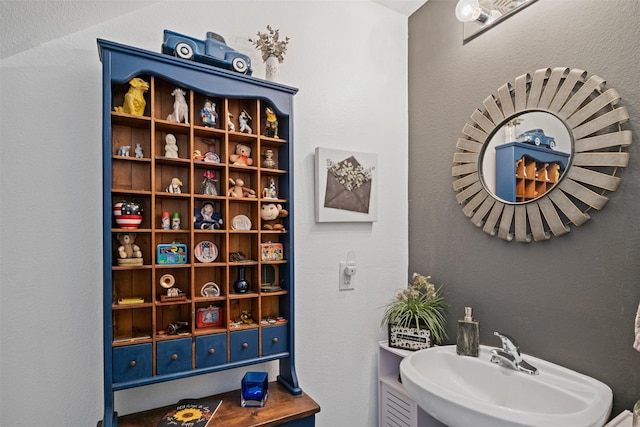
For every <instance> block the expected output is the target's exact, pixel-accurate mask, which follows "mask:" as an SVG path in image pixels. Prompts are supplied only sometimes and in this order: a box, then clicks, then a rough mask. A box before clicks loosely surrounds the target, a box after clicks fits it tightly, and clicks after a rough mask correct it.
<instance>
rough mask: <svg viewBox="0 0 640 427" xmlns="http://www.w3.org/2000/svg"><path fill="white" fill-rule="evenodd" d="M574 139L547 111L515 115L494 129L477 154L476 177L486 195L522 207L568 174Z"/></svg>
mask: <svg viewBox="0 0 640 427" xmlns="http://www.w3.org/2000/svg"><path fill="white" fill-rule="evenodd" d="M572 147H573V139H572V137H571V134H570V133H569V130H568V129H567V127H566V125H565V124H564V122H563V121H562V120H560V118H558V117H557V116H555V115H553V114H551V113H549V112H546V111H531V112H526V113H521V114H516V115H514V116H511V117H509V118H507V119H506V120H505V121H504V122H503V123H501V124H500V125H498V126H496V128H495V130H494V132H493V134H492V135H489V137H488V142H487V143H486V144H485V145H484V147H483V149H482V152H481V153H480V158H481V160H480V168H479V173H480V177H481V180H482V184H483V185H484V187H485V189H486V190H487V191H488V192H489V194H490V195H491V196H493V197H495V198H497V199H499V200H501V201H503V202H505V203H523V202H529V201H531V200H535V199H537V198H538V197H542V196H543V195H544V194H546V193H548V192H549V191H550V190H551V189H552V188H553V187H554V186H555V185H556V184H557V183H558V182H560V179H561V178H562V176H563V175H564V173H565V172H566V171H567V169H568V167H569V164H570V161H571V153H572Z"/></svg>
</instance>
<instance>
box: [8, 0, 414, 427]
mask: <svg viewBox="0 0 640 427" xmlns="http://www.w3.org/2000/svg"><path fill="white" fill-rule="evenodd" d="M267 24H270V25H272V26H274V27H275V28H280V30H281V33H282V34H284V35H287V36H289V37H291V43H290V45H289V46H290V48H289V51H288V53H287V56H286V58H285V62H284V64H283V67H282V71H281V75H280V80H281V81H282V82H283V83H285V84H288V85H291V86H295V87H298V88H299V89H300V91H299V93H298V95H296V97H295V100H294V106H295V107H294V111H295V116H294V126H295V131H296V133H295V161H296V170H295V185H296V186H295V197H296V207H295V208H296V216H295V221H296V223H295V227H296V233H297V235H296V244H297V246H296V260H297V264H296V281H297V289H296V304H297V307H296V319H295V320H296V326H295V328H296V359H297V360H296V365H297V372H298V378H299V380H300V385H301V387H302V388H303V390H304V391H305V392H306V393H308V394H309V395H310V396H311V397H312V398H314V399H315V400H316V401H317V402H318V403H319V404H320V406H321V413H320V414H318V416H317V421H318V422H317V425H319V426H331V427H336V426H338V427H340V426H373V425H375V424H376V419H377V414H376V411H377V404H376V399H377V394H376V366H377V361H376V350H377V341H378V340H379V339H383V338H384V337H385V333H384V331H383V330H381V329H380V328H379V321H380V317H381V314H382V310H381V307H382V306H383V305H384V304H385V303H386V302H387V301H388V300H389V299H390V298H391V297H392V296H393V294H394V291H395V290H396V289H397V288H400V287H402V286H404V284H405V283H406V281H407V276H408V275H407V260H408V249H407V240H408V237H407V157H406V154H407V140H408V136H407V134H408V132H407V18H406V17H405V16H402V15H400V14H398V13H396V12H393V11H390V10H388V9H386V8H384V7H381V6H379V5H377V4H374V3H371V2H368V1H363V0H354V1H311V0H310V1H296V2H293V1H216V2H213V1H206V2H205V1H197V2H196V1H165V2H161V3H158V4H156V5H154V6H152V7H149V8H146V9H142V10H138V11H135V12H132V13H131V14H129V15H126V16H122V17H119V18H117V19H112V20H109V21H106V22H103V23H101V24H100V25H97V26H94V27H91V28H89V29H86V30H83V31H81V32H78V33H75V34H71V35H68V36H66V37H63V38H60V39H57V40H55V41H53V42H51V43H47V44H45V45H43V46H40V47H38V48H35V49H32V50H29V51H26V52H22V53H20V54H17V55H14V56H10V57H8V58H6V59H3V60H2V61H1V62H0V93H1V94H2V95H1V97H0V141H1V143H0V231H1V235H0V237H1V239H0V322H1V323H0V337H1V341H0V363H1V364H0V374H1V381H0V391H1V394H0V411H1V412H0V425H7V426H8V425H17V423H18V422H19V421H18V414H22V416H24V414H32V413H36V414H39V415H37V416H38V417H39V418H40V419H42V420H43V422H45V423H46V424H47V425H51V426H81V425H82V426H86V425H95V422H96V421H97V420H98V419H100V418H101V417H102V396H103V391H102V390H103V388H102V387H103V384H102V312H101V297H102V293H101V292H102V291H101V276H102V261H101V221H102V219H101V194H100V193H101V188H102V184H101V170H100V168H101V163H100V162H101V160H100V155H101V152H100V145H101V115H102V111H101V96H102V94H101V89H102V82H101V63H100V61H99V58H98V52H97V47H96V38H104V39H108V40H113V41H116V42H119V43H123V44H128V45H132V46H136V47H140V48H143V49H148V50H152V51H159V49H160V44H161V42H162V30H163V29H164V28H168V29H173V30H176V31H179V32H184V33H187V34H191V35H194V36H198V37H204V35H205V32H206V31H208V30H215V31H217V32H219V33H221V34H223V35H225V37H226V38H227V42H228V43H229V44H230V45H231V46H233V47H235V48H236V49H238V50H241V51H244V52H246V53H248V54H251V55H252V56H253V57H254V58H255V64H254V66H255V73H254V75H256V76H258V77H260V76H263V75H264V67H263V66H262V64H261V61H260V60H259V56H258V52H257V51H255V50H254V49H253V48H252V46H251V45H250V44H249V42H248V41H247V40H246V39H247V37H248V36H253V35H255V33H256V32H257V31H264V30H265V27H266V25H267ZM316 146H323V147H330V148H347V149H352V150H354V151H366V152H376V153H378V155H379V170H378V176H379V179H380V183H379V187H378V188H379V199H380V205H379V211H378V222H376V223H373V224H366V223H358V224H355V223H346V224H316V223H315V222H314V197H313V150H314V148H315V147H316ZM349 250H353V251H355V253H356V256H357V261H358V273H357V276H356V281H357V285H356V290H355V291H352V292H338V283H337V281H338V271H337V270H338V262H339V261H340V260H344V259H345V258H346V255H347V252H348V251H349ZM272 365H273V364H272ZM266 369H269V370H270V372H272V373H274V372H275V370H274V367H273V366H268V367H266ZM242 373H243V370H235V371H227V372H222V373H217V374H211V375H207V376H204V377H197V378H191V379H184V380H179V381H175V382H171V383H163V384H157V385H153V386H147V387H143V388H139V389H132V390H128V391H125V392H121V393H119V394H118V395H117V407H118V410H119V411H120V413H129V412H135V411H138V410H142V409H147V408H150V407H154V406H158V405H164V404H169V403H173V402H174V401H175V400H177V399H178V398H182V397H188V396H195V397H197V396H201V395H205V394H210V393H216V392H220V391H226V390H231V389H235V388H238V386H239V382H240V378H241V376H242ZM31 416H34V415H31ZM45 419H46V421H44V420H45Z"/></svg>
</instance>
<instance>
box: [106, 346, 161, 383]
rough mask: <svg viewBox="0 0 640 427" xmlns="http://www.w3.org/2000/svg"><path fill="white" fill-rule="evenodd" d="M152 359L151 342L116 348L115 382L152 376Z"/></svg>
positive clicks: (114, 355)
mask: <svg viewBox="0 0 640 427" xmlns="http://www.w3.org/2000/svg"><path fill="white" fill-rule="evenodd" d="M151 360H152V348H151V344H137V345H129V346H126V347H116V348H114V349H113V372H112V378H113V382H114V383H121V382H125V381H133V380H137V379H140V378H146V377H150V376H151V375H152V373H153V370H152V368H151V365H152V363H151Z"/></svg>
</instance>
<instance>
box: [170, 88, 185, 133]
mask: <svg viewBox="0 0 640 427" xmlns="http://www.w3.org/2000/svg"><path fill="white" fill-rule="evenodd" d="M186 94H187V93H186V92H185V91H183V90H182V89H180V88H179V87H177V88H175V89H174V90H173V92H171V96H173V98H174V101H173V113H171V114H169V115H168V116H167V120H169V121H170V122H176V123H182V122H185V123H186V124H189V106H188V105H187V101H186V99H185V98H184V96H185V95H186Z"/></svg>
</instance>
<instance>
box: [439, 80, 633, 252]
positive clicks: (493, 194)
mask: <svg viewBox="0 0 640 427" xmlns="http://www.w3.org/2000/svg"><path fill="white" fill-rule="evenodd" d="M604 86H605V81H604V79H602V78H600V77H598V76H590V77H588V75H587V72H586V71H583V70H579V69H569V68H554V69H550V68H544V69H540V70H537V71H535V72H534V73H532V74H524V75H522V76H519V77H517V78H516V79H515V81H514V82H513V83H506V84H504V85H503V86H501V87H500V88H498V91H497V95H490V96H489V97H487V98H486V99H485V100H484V101H483V102H482V107H481V108H479V109H476V110H475V111H474V112H473V114H472V115H471V120H470V121H469V122H467V123H466V124H465V126H464V128H463V129H462V134H463V135H462V137H460V138H459V139H458V142H457V144H456V147H457V151H456V153H455V154H454V158H453V162H454V165H453V168H452V175H453V176H454V177H456V179H455V181H454V182H453V189H454V191H456V193H457V194H456V199H457V201H458V203H460V204H462V205H464V207H463V209H462V211H463V213H464V214H465V215H466V216H467V217H469V218H470V219H471V222H472V223H473V224H474V225H476V226H477V227H481V228H482V229H483V231H485V232H486V233H488V234H490V235H492V236H494V235H497V236H498V237H499V238H501V239H504V240H507V241H511V240H513V239H514V238H515V240H516V241H519V242H530V241H531V240H532V239H533V240H536V241H537V240H547V239H549V238H550V237H551V235H554V236H560V235H563V234H566V233H568V232H569V231H570V228H569V224H574V225H577V226H579V225H582V224H584V223H585V222H586V221H588V220H589V219H590V216H589V214H588V213H587V211H589V210H590V209H601V208H602V207H604V205H605V204H606V203H607V201H608V200H609V199H608V198H607V197H606V193H607V192H608V191H615V190H616V188H617V187H618V185H619V184H620V178H618V177H617V176H616V172H617V170H618V168H620V167H626V166H627V164H628V162H629V153H627V152H626V151H625V149H626V147H628V146H629V145H630V144H631V139H632V137H631V130H628V129H624V128H623V125H624V123H626V122H627V121H628V120H629V114H628V112H627V109H626V108H625V107H624V106H618V103H619V101H620V95H618V93H617V92H616V91H615V90H614V89H608V90H605V89H604Z"/></svg>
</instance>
